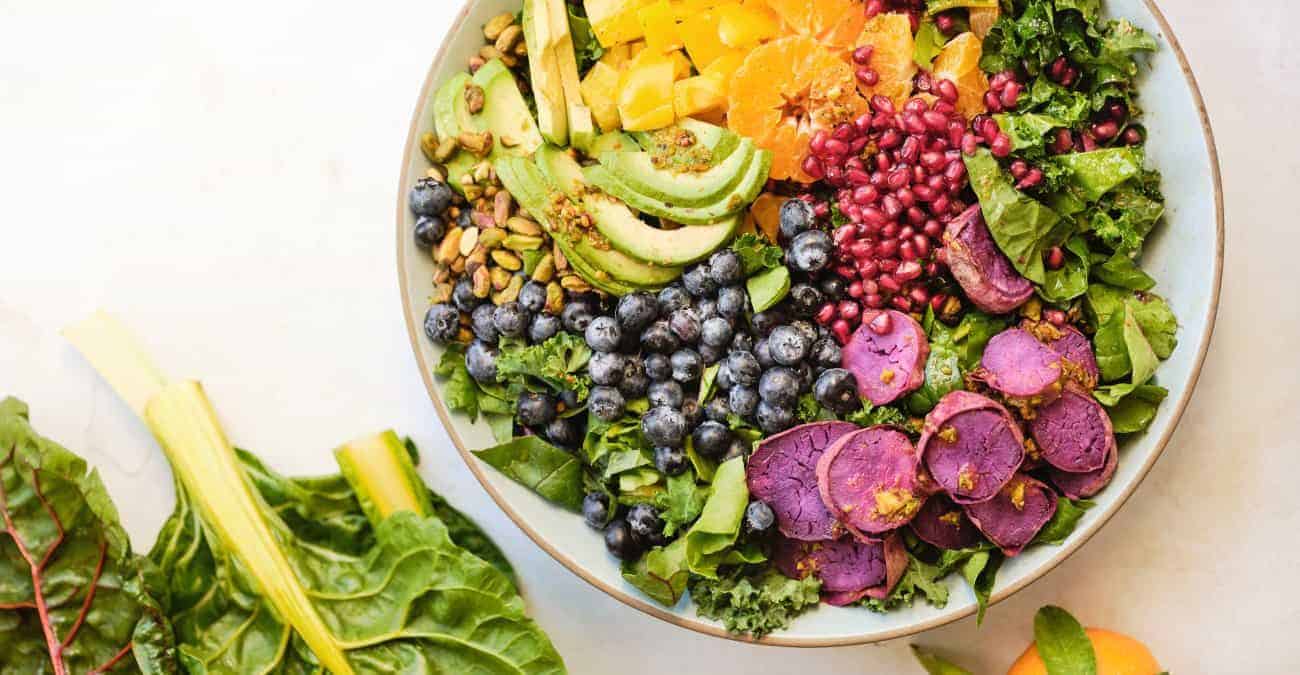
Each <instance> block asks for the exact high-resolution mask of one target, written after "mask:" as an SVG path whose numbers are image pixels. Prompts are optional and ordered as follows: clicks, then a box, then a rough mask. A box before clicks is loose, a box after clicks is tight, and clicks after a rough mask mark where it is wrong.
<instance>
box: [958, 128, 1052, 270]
mask: <svg viewBox="0 0 1300 675" xmlns="http://www.w3.org/2000/svg"><path fill="white" fill-rule="evenodd" d="M965 160H966V169H967V171H968V172H969V174H970V181H971V187H972V188H973V189H974V190H975V194H976V196H978V197H979V201H980V207H981V209H982V210H983V212H984V220H985V222H986V223H987V224H988V227H989V232H990V233H992V235H993V240H994V241H995V242H997V245H998V248H1000V249H1002V252H1003V253H1005V254H1006V256H1007V258H1009V259H1010V260H1011V264H1012V265H1013V266H1014V267H1015V268H1016V270H1017V271H1019V272H1020V273H1021V274H1022V275H1024V276H1025V277H1026V278H1028V279H1029V280H1030V281H1034V282H1036V283H1039V284H1041V283H1043V281H1044V272H1045V269H1044V266H1043V252H1044V251H1046V250H1047V249H1048V248H1051V247H1052V246H1057V245H1059V244H1061V243H1064V241H1065V239H1066V238H1067V237H1068V235H1069V229H1070V227H1069V225H1068V223H1064V224H1063V222H1062V221H1061V219H1060V217H1059V216H1058V215H1057V214H1056V213H1055V212H1054V211H1052V209H1050V208H1048V207H1047V206H1045V205H1043V204H1042V203H1040V202H1038V201H1036V200H1034V199H1033V198H1031V197H1029V196H1028V195H1026V194H1024V193H1022V192H1020V191H1019V190H1017V189H1016V188H1015V187H1014V186H1013V185H1012V182H1011V179H1010V177H1009V176H1008V175H1007V174H1004V173H1003V171H1002V168H1001V167H1000V166H998V162H997V160H996V159H994V157H993V155H992V154H990V153H989V151H988V150H984V149H981V150H979V151H978V152H977V153H976V154H975V155H973V156H966V157H965ZM1062 225H1064V226H1062Z"/></svg>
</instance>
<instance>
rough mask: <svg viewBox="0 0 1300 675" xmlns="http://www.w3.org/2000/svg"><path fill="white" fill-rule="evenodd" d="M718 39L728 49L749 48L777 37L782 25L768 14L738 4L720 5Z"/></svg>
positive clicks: (718, 9)
mask: <svg viewBox="0 0 1300 675" xmlns="http://www.w3.org/2000/svg"><path fill="white" fill-rule="evenodd" d="M716 11H717V13H718V37H719V38H721V39H722V44H724V45H727V46H728V47H736V48H749V47H753V46H754V45H757V44H758V43H760V42H766V41H767V40H770V39H772V38H774V37H776V33H777V30H779V29H780V24H779V23H778V22H777V21H775V20H773V19H772V16H771V15H770V14H769V13H767V12H759V11H757V10H755V9H753V8H752V7H745V6H742V5H741V4H740V3H738V2H729V3H727V4H724V5H718V8H717V10H716Z"/></svg>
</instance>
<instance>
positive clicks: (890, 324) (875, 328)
mask: <svg viewBox="0 0 1300 675" xmlns="http://www.w3.org/2000/svg"><path fill="white" fill-rule="evenodd" d="M867 325H868V327H869V328H871V332H873V333H875V334H876V335H886V334H888V333H889V331H891V330H893V329H894V318H893V317H892V316H890V315H889V312H880V313H879V314H877V315H876V316H874V317H872V319H871V323H869V324H867Z"/></svg>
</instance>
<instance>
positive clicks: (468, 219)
mask: <svg viewBox="0 0 1300 675" xmlns="http://www.w3.org/2000/svg"><path fill="white" fill-rule="evenodd" d="M474 226H475V225H474V212H473V211H472V210H470V209H461V210H460V215H459V216H456V227H459V228H460V229H462V230H463V229H465V228H467V227H474Z"/></svg>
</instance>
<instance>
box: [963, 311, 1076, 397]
mask: <svg viewBox="0 0 1300 675" xmlns="http://www.w3.org/2000/svg"><path fill="white" fill-rule="evenodd" d="M1061 360H1062V359H1061V355H1060V354H1057V353H1056V352H1054V351H1052V350H1051V349H1049V348H1048V347H1047V345H1044V344H1043V343H1041V342H1039V341H1038V338H1036V337H1034V336H1033V334H1031V333H1030V332H1029V331H1026V330H1024V329H1021V328H1008V329H1007V330H1004V331H1002V332H1001V333H998V334H997V335H994V336H993V338H992V339H991V340H989V343H988V346H986V347H985V348H984V355H983V356H982V357H980V367H979V369H978V370H977V371H976V373H975V374H974V377H975V378H976V379H978V380H980V381H982V382H984V383H985V384H987V385H989V387H991V388H993V389H994V390H996V391H999V392H1001V393H1003V394H1006V395H1007V396H1011V397H1014V398H1024V399H1028V398H1034V397H1038V398H1040V399H1041V400H1043V401H1051V400H1053V399H1055V398H1056V396H1057V395H1058V394H1060V392H1061V373H1062V368H1061V365H1062V363H1061Z"/></svg>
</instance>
